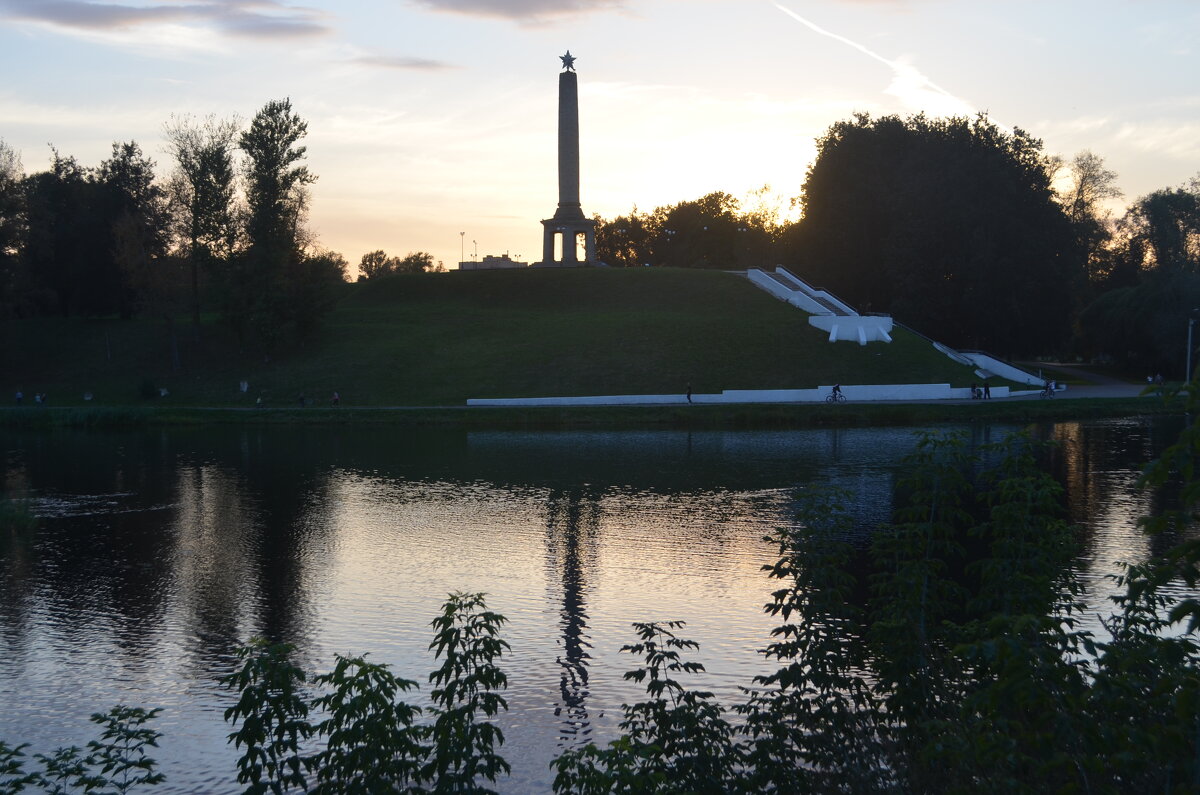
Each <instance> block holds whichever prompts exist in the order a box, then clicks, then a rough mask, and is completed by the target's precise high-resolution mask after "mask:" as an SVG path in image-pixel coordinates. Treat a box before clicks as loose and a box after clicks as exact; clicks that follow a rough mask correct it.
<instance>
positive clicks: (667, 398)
mask: <svg viewBox="0 0 1200 795" xmlns="http://www.w3.org/2000/svg"><path fill="white" fill-rule="evenodd" d="M832 391H833V386H832V385H830V386H820V387H817V388H816V389H726V390H725V391H723V392H721V393H719V394H704V395H692V402H693V403H822V402H824V401H825V398H827V397H829V395H830V393H831V392H832ZM842 394H844V395H845V396H846V399H847V400H850V401H855V402H864V403H865V402H871V401H880V400H969V399H970V397H971V390H970V389H969V388H967V387H957V388H955V387H951V386H950V385H949V384H861V385H854V384H850V385H847V386H843V387H842ZM992 397H993V398H1005V397H1009V392H1008V387H996V388H994V389H993V390H992ZM679 403H687V395H683V394H679V395H593V396H588V397H540V398H471V399H470V400H468V401H467V405H468V406H649V405H664V404H679Z"/></svg>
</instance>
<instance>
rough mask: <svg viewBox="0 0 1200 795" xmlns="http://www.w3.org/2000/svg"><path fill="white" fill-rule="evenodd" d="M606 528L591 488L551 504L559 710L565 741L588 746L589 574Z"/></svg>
mask: <svg viewBox="0 0 1200 795" xmlns="http://www.w3.org/2000/svg"><path fill="white" fill-rule="evenodd" d="M599 525H600V500H599V496H598V495H597V494H595V493H594V492H593V491H592V490H591V489H589V488H587V487H579V488H576V489H566V490H563V489H555V490H552V491H551V492H550V494H549V497H548V499H547V503H546V566H547V568H548V569H549V571H550V574H551V577H552V579H551V582H552V583H554V584H555V585H557V586H558V590H559V597H558V600H559V602H560V603H561V605H562V608H561V610H560V612H559V622H558V625H559V630H560V632H561V636H560V638H559V643H560V645H561V653H560V654H559V655H558V657H557V658H556V659H555V663H556V664H557V665H558V666H559V668H560V669H561V673H560V679H559V693H560V701H559V703H558V705H557V706H556V707H555V709H554V714H555V716H556V717H558V718H560V719H561V728H560V730H559V731H560V732H561V735H562V740H563V741H564V742H565V743H566V744H568V745H571V744H574V743H575V742H576V741H579V740H581V739H583V740H584V741H586V738H587V736H588V735H589V734H590V732H591V721H590V720H589V717H588V708H587V698H588V660H589V659H590V657H591V655H590V654H588V649H590V648H591V646H592V644H591V643H590V642H589V636H588V634H587V633H588V623H587V622H588V615H587V590H588V582H587V573H588V572H589V571H592V570H594V569H595V567H596V544H597V536H598V528H599Z"/></svg>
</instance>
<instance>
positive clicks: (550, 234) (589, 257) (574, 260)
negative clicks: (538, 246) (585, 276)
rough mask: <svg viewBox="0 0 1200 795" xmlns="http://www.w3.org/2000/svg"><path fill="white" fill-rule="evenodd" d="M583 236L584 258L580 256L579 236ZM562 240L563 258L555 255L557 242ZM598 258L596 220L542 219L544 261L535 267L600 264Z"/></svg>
mask: <svg viewBox="0 0 1200 795" xmlns="http://www.w3.org/2000/svg"><path fill="white" fill-rule="evenodd" d="M581 235H582V236H583V259H580V258H579V237H580V236H581ZM556 238H558V239H559V240H561V243H560V244H559V245H561V246H562V258H561V259H556V258H555V256H554V249H555V243H556V242H558V241H557V240H556ZM599 264H600V261H599V260H598V259H596V222H595V221H593V220H591V219H590V218H579V219H575V220H564V219H561V218H547V219H546V220H544V221H542V261H541V262H535V263H534V264H533V267H535V268H574V267H577V266H580V265H599Z"/></svg>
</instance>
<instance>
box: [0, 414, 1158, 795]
mask: <svg viewBox="0 0 1200 795" xmlns="http://www.w3.org/2000/svg"><path fill="white" fill-rule="evenodd" d="M1171 422H1172V421H1164V420H1161V419H1159V420H1155V421H1153V422H1151V421H1146V420H1141V419H1132V420H1117V421H1103V422H1088V423H1063V424H1057V425H1048V426H1044V427H1041V428H1038V429H1036V432H1037V433H1038V434H1039V435H1042V436H1044V437H1046V438H1051V439H1054V440H1056V441H1058V442H1060V446H1059V448H1058V451H1057V452H1056V453H1054V454H1053V455H1052V456H1051V459H1050V464H1051V466H1052V468H1053V469H1054V471H1055V473H1056V475H1057V476H1058V477H1060V478H1061V479H1062V481H1063V482H1064V483H1065V484H1066V487H1067V495H1066V501H1067V507H1068V510H1069V511H1070V514H1071V516H1072V518H1073V520H1075V521H1077V522H1079V523H1080V524H1081V525H1083V526H1084V528H1085V529H1084V542H1085V550H1084V552H1083V554H1082V555H1081V556H1080V558H1079V560H1078V561H1077V565H1078V567H1079V570H1080V571H1081V574H1082V576H1083V578H1084V580H1085V584H1086V585H1087V587H1088V590H1089V602H1090V605H1091V608H1092V609H1091V612H1093V613H1094V612H1098V611H1100V610H1106V608H1107V606H1106V605H1105V596H1106V594H1107V593H1109V592H1111V588H1112V586H1111V583H1110V582H1108V581H1107V580H1106V579H1105V577H1106V575H1108V574H1111V573H1113V572H1114V571H1115V570H1116V569H1115V566H1114V564H1113V562H1114V560H1116V559H1124V560H1129V561H1139V560H1144V559H1145V558H1146V556H1148V555H1150V554H1153V553H1155V552H1157V551H1161V550H1162V549H1163V548H1164V546H1165V545H1166V544H1168V543H1169V541H1168V540H1165V539H1147V538H1145V537H1144V536H1142V535H1141V534H1140V533H1139V532H1138V531H1137V530H1136V528H1135V521H1136V519H1137V518H1138V517H1139V516H1141V515H1143V514H1145V513H1147V512H1149V511H1151V510H1155V509H1158V508H1160V507H1162V506H1163V505H1164V504H1167V503H1169V501H1170V500H1172V499H1173V495H1172V493H1171V491H1170V490H1166V491H1164V492H1162V493H1160V494H1157V495H1147V494H1143V493H1140V492H1138V491H1137V490H1135V489H1134V487H1133V485H1134V482H1135V481H1136V479H1137V476H1138V473H1139V472H1140V469H1141V467H1142V466H1143V465H1144V463H1145V462H1146V461H1147V460H1149V459H1150V458H1151V457H1152V456H1153V455H1154V454H1155V453H1156V452H1157V451H1158V450H1160V449H1161V448H1162V446H1163V445H1164V444H1165V443H1166V441H1168V440H1169V439H1170V438H1172V436H1173V434H1174V432H1175V431H1176V430H1177V429H1178V423H1176V424H1175V425H1174V426H1173V427H1172V425H1171ZM957 430H960V431H961V432H962V433H964V434H965V435H966V437H967V443H968V444H970V445H980V444H986V443H988V442H994V441H999V440H1000V439H1001V438H1002V437H1003V435H1004V434H1005V433H1006V432H1008V431H1010V430H1013V429H1012V428H1010V427H1003V426H987V425H976V426H964V427H962V428H959V429H957ZM914 445H915V435H914V431H913V430H911V429H815V430H805V431H755V432H744V433H743V432H694V433H688V432H686V431H652V432H631V433H610V432H602V431H577V432H564V433H528V432H484V433H480V432H471V433H466V432H458V431H451V432H439V431H429V432H413V431H411V430H409V429H387V428H385V429H374V428H373V429H369V430H368V431H366V432H358V431H353V430H347V429H320V428H316V429H310V428H305V429H303V430H302V431H297V430H295V429H273V428H264V429H256V428H249V429H247V428H229V429H226V428H216V429H203V430H189V429H172V430H170V431H152V432H136V433H57V434H27V433H16V434H14V433H5V434H0V484H2V485H3V488H4V490H5V494H6V495H16V496H28V497H29V498H31V500H32V501H33V502H32V504H33V505H34V508H35V511H36V512H37V514H38V515H39V516H40V517H41V521H40V523H39V526H38V527H37V528H36V530H34V531H32V532H28V533H24V534H14V533H10V532H6V531H4V530H0V738H5V739H18V740H21V741H29V742H32V743H33V744H34V747H35V748H36V749H38V750H44V749H49V748H53V747H56V746H58V745H63V744H72V743H74V744H80V745H82V744H84V743H86V742H87V740H88V739H91V734H90V730H91V727H90V726H89V725H88V724H87V715H88V714H89V713H90V712H92V711H96V710H101V709H106V708H107V707H109V706H111V705H112V704H114V703H117V702H119V701H123V702H130V703H139V704H144V705H146V706H164V707H167V711H166V712H164V713H163V716H162V718H161V720H162V724H161V726H160V728H162V729H163V730H164V731H165V732H166V735H167V736H166V737H165V738H164V746H163V748H162V753H161V754H160V755H159V758H160V760H161V761H162V762H163V763H164V767H165V768H166V770H167V772H168V776H169V783H168V785H167V787H166V788H164V789H163V792H181V793H182V792H196V791H204V792H218V793H219V792H233V791H236V788H235V787H231V786H230V781H231V777H232V770H233V761H232V760H233V759H235V758H236V753H235V752H234V751H233V750H232V749H230V748H229V747H228V746H227V745H226V743H225V734H226V733H227V731H228V728H227V727H226V726H225V725H224V724H223V722H222V720H221V712H222V711H223V709H224V707H225V706H227V703H226V701H227V698H228V694H227V693H225V692H223V691H222V690H221V689H220V688H219V687H218V686H217V685H216V684H215V677H216V676H218V675H219V674H221V673H222V672H224V671H227V670H228V669H229V667H230V665H231V664H232V661H231V655H232V653H233V649H234V648H235V646H236V644H237V643H238V642H239V641H241V640H244V639H245V638H248V637H250V636H252V635H265V636H267V637H271V638H276V639H286V640H289V641H292V642H294V643H297V644H299V646H300V651H301V655H302V661H303V662H304V663H305V665H306V667H307V668H308V669H309V670H324V669H325V668H326V667H327V666H328V665H329V662H330V660H331V657H332V653H333V652H342V653H346V652H349V653H361V652H371V653H372V658H373V659H375V660H378V661H380V662H385V663H388V664H390V665H393V666H394V667H395V668H396V670H397V672H398V673H399V674H401V675H403V676H407V677H410V678H422V677H423V675H424V672H427V671H428V670H429V669H430V668H431V667H432V666H431V665H430V661H429V658H428V652H427V649H426V645H427V643H428V640H429V637H428V621H429V619H430V618H431V617H432V615H433V613H434V611H435V610H436V608H437V605H438V604H439V603H440V601H441V600H442V598H443V597H444V596H445V594H446V593H447V592H448V591H450V590H455V589H463V590H481V591H488V592H489V593H490V594H491V597H490V603H491V604H492V606H493V607H495V608H496V609H498V610H499V611H500V612H502V613H504V614H506V615H507V616H508V618H509V620H510V623H509V624H508V625H507V626H506V633H505V634H506V637H507V638H508V639H509V641H510V642H511V643H512V645H513V654H512V656H511V658H509V659H508V660H507V661H506V670H508V671H509V676H510V682H512V690H511V691H510V693H509V701H510V704H511V705H512V709H511V711H510V714H509V715H508V716H506V718H505V719H504V720H505V731H506V734H507V736H508V737H509V743H508V745H506V755H508V756H509V759H510V761H511V762H513V764H514V775H513V777H512V779H510V780H509V781H507V782H505V783H504V784H503V785H502V786H501V789H502V790H503V791H508V792H536V791H547V790H548V789H549V772H548V770H547V764H548V761H549V758H550V757H551V756H553V754H554V749H555V748H556V747H558V748H561V747H567V746H574V745H577V744H579V743H583V742H587V741H593V740H594V741H597V742H600V743H603V742H606V741H607V740H608V739H610V738H611V735H612V732H613V730H614V727H615V723H616V721H617V720H618V719H619V706H620V704H621V702H622V701H630V700H633V699H635V698H638V697H639V696H640V693H639V691H638V689H637V688H636V687H635V686H632V685H629V684H628V683H626V682H625V681H624V680H623V679H622V678H621V674H622V672H623V671H624V670H626V669H627V668H628V667H629V664H630V660H628V659H627V657H626V656H623V655H620V654H619V653H618V649H619V648H620V646H621V645H623V644H625V643H628V642H630V640H631V634H630V630H629V624H630V622H632V621H646V620H664V619H684V620H687V621H688V627H687V632H686V634H687V635H688V636H689V637H692V638H694V639H696V640H698V641H700V642H701V651H700V655H699V658H700V659H701V660H702V661H703V662H704V664H705V666H706V667H707V668H708V669H709V671H710V672H711V675H710V676H709V678H708V679H706V680H705V686H706V688H707V689H712V690H713V691H715V692H717V693H718V694H720V695H721V696H722V697H724V698H726V699H732V698H736V697H737V694H738V687H739V686H741V685H745V684H747V683H748V682H749V679H750V677H751V676H752V675H753V674H755V673H760V672H763V671H764V670H766V669H767V668H769V667H770V666H768V665H766V664H765V663H764V662H763V661H762V659H761V658H760V657H758V656H756V655H755V650H756V649H759V648H762V647H763V646H764V645H765V644H766V643H767V642H768V638H767V632H768V631H769V628H770V627H771V626H772V625H773V624H774V623H775V622H774V621H773V620H771V619H770V618H768V617H764V616H763V615H762V613H761V606H762V604H763V603H764V602H765V601H767V599H768V592H769V590H770V588H771V584H770V583H768V582H767V581H766V580H765V579H764V578H763V576H762V574H761V572H760V571H759V567H760V566H761V564H762V563H764V562H767V560H768V559H769V558H770V555H771V550H770V549H769V548H767V547H766V546H765V545H764V544H763V543H762V542H761V538H762V536H763V535H765V534H766V533H767V532H769V531H770V530H771V529H772V528H774V527H776V526H778V525H780V524H786V523H789V522H791V521H792V520H793V518H792V514H793V511H794V508H793V506H794V500H795V497H796V495H797V493H798V492H800V491H803V490H806V489H810V488H818V487H822V486H823V485H833V486H837V487H839V488H841V489H843V490H844V491H846V492H847V493H848V494H849V500H850V503H851V505H850V509H851V513H852V515H853V516H854V518H855V524H856V533H857V534H858V537H859V539H860V541H861V542H862V545H864V546H865V543H866V541H867V539H868V537H869V535H870V533H871V532H872V529H873V528H875V527H877V526H878V525H879V524H880V523H882V522H884V521H886V520H887V518H888V516H889V514H890V512H891V507H892V504H891V500H892V491H893V485H894V482H895V480H896V477H897V475H898V466H899V463H898V462H899V460H900V459H901V458H902V457H903V456H904V455H906V454H907V453H909V452H911V451H912V449H913V448H914Z"/></svg>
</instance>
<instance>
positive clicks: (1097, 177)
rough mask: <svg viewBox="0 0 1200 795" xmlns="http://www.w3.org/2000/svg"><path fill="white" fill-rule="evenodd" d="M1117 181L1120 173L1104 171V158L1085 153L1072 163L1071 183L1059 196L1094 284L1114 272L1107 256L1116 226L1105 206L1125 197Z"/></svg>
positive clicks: (1110, 260) (1110, 259) (1085, 151)
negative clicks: (1113, 200) (1112, 200)
mask: <svg viewBox="0 0 1200 795" xmlns="http://www.w3.org/2000/svg"><path fill="white" fill-rule="evenodd" d="M1116 181H1117V173H1116V172H1115V171H1110V170H1108V169H1107V168H1105V167H1104V158H1102V157H1100V156H1099V155H1097V154H1094V153H1092V152H1091V151H1089V150H1087V149H1085V150H1084V151H1082V152H1080V153H1079V154H1077V155H1075V157H1074V158H1073V159H1072V160H1071V164H1070V182H1069V183H1068V185H1067V188H1066V189H1065V190H1064V191H1063V192H1062V193H1061V194H1060V196H1059V201H1060V202H1061V203H1062V205H1063V210H1064V211H1065V212H1066V214H1067V218H1069V219H1070V220H1071V223H1072V225H1073V226H1074V227H1075V234H1076V237H1077V239H1078V241H1079V245H1080V246H1081V247H1082V248H1083V251H1084V256H1085V257H1086V258H1087V272H1088V277H1089V279H1090V280H1091V281H1093V282H1098V281H1101V280H1103V279H1105V278H1106V277H1107V276H1108V274H1109V271H1110V270H1111V262H1112V258H1111V257H1110V256H1107V254H1108V251H1107V249H1106V246H1107V244H1108V243H1109V241H1110V240H1111V239H1112V225H1113V224H1112V219H1111V217H1110V214H1109V212H1108V210H1107V208H1105V207H1104V204H1103V203H1104V201H1105V200H1106V199H1117V198H1120V197H1121V195H1122V194H1121V189H1120V188H1118V187H1117V184H1116Z"/></svg>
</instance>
